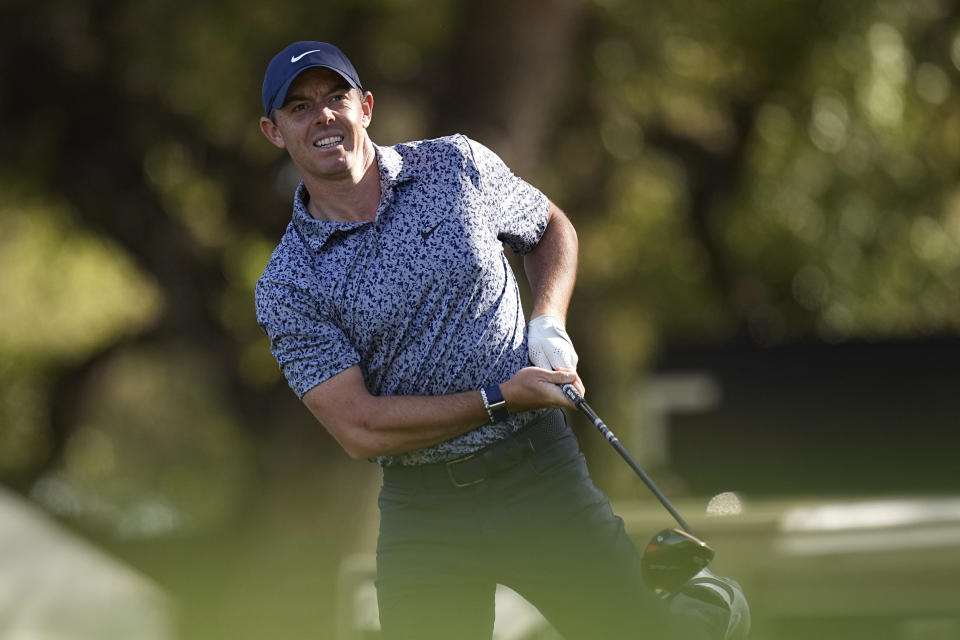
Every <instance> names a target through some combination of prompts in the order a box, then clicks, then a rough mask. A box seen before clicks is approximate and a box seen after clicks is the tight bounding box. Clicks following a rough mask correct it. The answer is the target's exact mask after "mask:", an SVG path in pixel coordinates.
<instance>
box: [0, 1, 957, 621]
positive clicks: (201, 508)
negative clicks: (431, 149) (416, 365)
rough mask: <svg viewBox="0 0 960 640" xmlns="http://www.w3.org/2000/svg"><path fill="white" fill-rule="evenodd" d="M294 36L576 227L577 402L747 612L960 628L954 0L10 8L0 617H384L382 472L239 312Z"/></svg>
mask: <svg viewBox="0 0 960 640" xmlns="http://www.w3.org/2000/svg"><path fill="white" fill-rule="evenodd" d="M299 39H318V40H328V41H331V42H334V43H336V44H338V45H339V46H341V47H342V48H343V49H344V50H345V51H346V52H347V54H348V55H349V56H350V57H351V59H352V60H353V62H354V64H355V66H356V67H357V68H358V70H359V73H360V77H361V80H362V81H363V83H364V86H365V88H367V89H369V90H371V91H373V93H374V96H375V98H376V104H375V109H374V118H373V125H372V127H371V135H372V137H373V138H374V140H375V141H376V142H378V143H380V144H391V143H395V142H400V141H403V140H408V139H416V138H424V137H437V136H440V135H445V134H449V133H452V132H457V131H459V132H463V133H467V134H468V135H470V136H472V137H474V138H476V139H477V140H479V141H481V142H483V143H485V144H487V145H488V146H490V147H492V148H493V149H494V150H496V151H497V152H498V153H500V154H501V155H502V156H503V157H504V159H505V160H507V162H508V164H510V166H511V167H512V168H513V169H514V170H515V171H516V172H517V173H518V174H519V175H521V176H523V177H524V178H526V179H527V180H529V181H530V182H532V183H533V184H535V185H537V186H538V187H540V188H541V189H543V190H544V191H545V192H546V193H547V194H548V195H549V196H550V197H551V199H552V200H554V201H555V202H557V203H558V204H559V205H560V206H561V207H562V208H563V209H564V210H565V211H566V212H567V213H568V214H569V216H570V217H571V219H572V220H573V221H574V223H575V224H576V226H577V228H578V231H579V237H580V247H581V253H580V257H581V265H580V273H579V281H578V287H577V291H576V294H575V298H574V302H573V305H572V308H571V310H570V317H569V322H568V329H569V332H570V334H571V336H572V337H573V340H574V343H575V344H576V346H577V349H578V351H579V354H580V362H581V365H580V366H581V373H582V375H583V377H584V379H585V381H586V384H587V387H588V390H589V393H590V398H591V404H592V405H593V406H594V407H595V408H596V409H597V410H598V411H599V412H600V413H601V414H602V415H603V416H604V419H605V420H606V422H608V423H609V424H610V425H611V427H613V429H614V431H616V432H617V433H618V434H619V435H620V436H621V439H622V440H623V441H624V442H625V443H627V445H628V446H629V448H630V449H631V451H632V452H634V454H635V455H636V457H638V458H639V459H640V460H641V461H642V462H643V463H644V465H645V466H646V467H647V469H648V471H649V472H650V473H651V475H653V476H654V477H655V479H657V480H658V482H659V483H661V484H662V487H663V489H664V490H665V491H666V492H667V493H668V495H670V496H671V497H673V498H674V499H675V501H676V503H677V505H678V506H679V507H680V510H681V511H682V512H684V513H685V514H686V515H687V517H688V519H689V520H691V523H693V524H695V526H696V527H697V528H698V531H700V532H701V533H703V534H706V535H705V537H708V538H710V539H711V540H712V542H713V545H714V547H715V548H717V550H718V557H717V561H716V566H717V569H718V571H720V572H725V573H729V574H730V575H733V576H734V577H737V578H738V579H739V580H740V581H741V582H742V583H743V585H744V587H745V588H746V589H747V593H748V595H749V596H751V601H752V603H753V605H754V618H755V628H756V632H757V633H756V637H758V638H759V637H762V638H770V639H774V640H776V639H783V640H793V639H797V640H799V639H801V638H803V639H807V638H818V639H823V638H844V639H847V638H861V637H863V638H890V639H898V640H900V639H903V640H914V639H917V640H919V639H931V640H940V639H941V638H953V639H957V638H960V587H958V586H956V584H954V583H955V576H956V573H957V570H958V569H960V505H958V502H957V500H958V499H960V474H958V473H957V471H956V464H955V463H954V460H953V458H954V454H953V452H954V451H956V450H957V445H958V444H960V438H958V437H957V435H956V427H957V424H958V418H957V416H958V415H960V399H958V393H957V389H958V382H960V341H958V340H957V334H958V331H960V182H958V180H957V178H958V175H960V174H958V169H960V2H958V1H957V0H910V1H903V0H875V1H868V0H817V1H814V0H732V1H729V2H715V1H711V0H672V1H671V2H650V1H646V0H643V1H638V0H590V1H588V0H583V1H578V0H529V1H522V2H517V1H515V0H484V1H482V2H460V1H455V0H438V1H437V2H429V1H427V0H371V1H364V2H357V1H353V2H348V1H346V0H328V1H326V2H322V3H316V2H315V3H305V2H300V3H293V2H287V1H286V0H278V1H277V2H270V3H263V2H252V1H251V0H237V1H236V2H231V3H215V2H213V3H210V2H194V3H184V2H173V1H171V0H136V1H133V0H112V1H109V2H108V1H106V0H86V1H77V0H43V1H40V2H27V1H24V0H7V1H6V2H3V3H2V6H0V83H2V84H0V111H2V114H3V118H2V120H0V122H2V124H0V127H2V131H0V151H2V155H0V163H2V164H0V482H2V487H0V638H2V639H3V640H6V639H7V638H9V639H11V640H13V639H16V640H22V639H24V638H40V637H42V638H51V639H59V638H82V639H86V638H107V639H109V638H144V639H151V640H153V639H154V638H156V639H157V640H173V639H174V638H176V639H182V640H199V639H201V638H202V639H204V640H207V639H211V638H231V639H234V640H243V639H247V638H250V639H253V638H258V639H259V638H276V639H281V638H298V639H299V638H338V637H339V638H341V639H346V638H360V637H373V636H372V634H373V633H374V632H373V631H370V629H373V628H375V624H374V623H372V622H370V620H369V619H368V617H369V616H368V615H367V614H368V613H369V610H368V609H364V607H365V606H367V605H369V600H368V599H367V600H365V599H364V597H361V596H362V595H363V594H365V593H366V594H369V591H368V590H365V589H366V588H367V587H365V586H364V585H367V586H368V583H366V582H364V581H365V580H367V579H368V577H369V575H368V567H369V563H368V560H369V553H370V552H371V551H372V549H373V544H374V540H375V536H376V526H377V514H376V507H375V499H374V496H375V492H376V489H377V486H378V482H379V476H378V471H377V469H376V467H374V466H373V465H371V464H365V463H360V462H355V461H351V460H349V459H348V458H347V456H346V455H345V454H344V453H343V452H342V451H341V450H340V449H339V447H337V445H336V443H335V442H334V441H333V440H332V439H331V438H330V437H329V436H328V435H327V434H326V433H325V432H324V430H323V429H322V427H320V426H319V425H318V424H316V423H315V422H314V421H313V419H312V418H311V417H310V416H309V414H308V413H307V412H306V410H305V409H303V408H302V406H300V405H299V403H298V402H297V400H296V398H295V396H294V395H293V393H292V392H290V391H289V389H288V388H287V387H286V385H285V383H284V381H283V380H282V379H281V376H280V375H279V373H278V371H277V367H276V365H275V363H274V362H273V360H272V358H271V356H270V353H269V349H268V345H267V341H266V339H265V336H264V335H263V333H262V332H261V331H260V329H259V327H258V326H257V325H256V322H255V317H254V312H253V301H252V287H253V284H254V282H255V281H256V279H257V277H258V276H259V274H260V272H261V270H262V268H263V266H264V265H265V263H266V260H267V258H268V257H269V255H270V252H271V251H272V249H273V246H274V245H275V243H276V241H277V240H278V239H279V237H280V235H281V234H282V233H283V230H284V228H285V226H286V224H287V222H288V221H289V216H290V199H291V195H292V190H293V187H294V186H295V185H296V181H297V176H296V172H295V171H294V170H293V169H292V167H291V166H290V164H289V162H288V161H287V159H286V157H285V156H284V155H283V154H282V153H280V152H278V150H277V149H275V148H274V147H273V146H272V145H270V144H268V143H267V142H266V141H265V140H264V139H263V138H262V136H261V134H260V132H259V129H258V126H257V120H258V118H259V116H260V112H259V105H260V93H259V92H260V82H261V80H262V74H263V70H264V68H265V66H266V63H267V62H268V60H269V59H270V57H271V56H272V55H273V54H274V53H275V52H276V51H278V50H279V49H280V48H282V47H284V46H285V45H286V44H288V43H289V42H291V41H294V40H299ZM571 419H572V421H573V423H574V424H575V425H576V428H577V430H578V432H579V434H580V436H581V440H582V441H583V443H584V448H585V450H586V451H587V454H588V457H589V459H590V462H591V464H592V466H593V469H594V475H595V476H596V478H597V481H598V483H600V484H601V485H602V486H603V487H604V488H605V489H606V490H607V491H608V492H609V493H610V494H611V495H612V497H613V498H614V500H615V502H616V503H617V505H618V507H619V510H620V511H621V512H622V513H623V514H624V517H625V519H626V520H627V523H628V526H629V528H630V531H631V532H632V533H633V534H634V535H635V536H636V537H637V540H638V541H639V542H641V543H642V542H644V541H645V540H646V539H647V538H648V537H649V536H650V535H652V534H653V532H654V531H655V530H657V529H659V528H662V527H663V526H668V525H669V524H671V523H670V521H669V517H668V516H667V514H666V513H665V512H664V511H662V510H661V509H659V507H658V506H657V505H656V504H655V503H653V502H652V500H651V498H649V497H648V496H647V494H646V491H645V490H644V489H643V487H642V486H641V485H640V484H639V482H638V481H637V479H636V478H635V477H634V476H632V475H631V474H630V472H629V469H628V468H627V467H626V466H625V465H623V464H622V463H621V462H620V461H619V459H618V458H616V456H615V455H614V454H612V453H611V452H610V451H609V450H608V449H607V448H606V445H605V443H604V442H603V441H602V439H600V438H599V436H597V434H595V433H593V432H591V431H590V430H589V426H588V425H587V423H586V422H585V421H583V420H581V419H580V418H578V417H576V416H571ZM725 492H726V493H725ZM718 494H723V496H725V497H723V498H722V499H719V500H714V501H713V502H712V503H710V504H712V505H714V506H713V507H711V509H709V510H708V508H707V505H708V503H709V501H710V499H711V497H713V496H716V495H718ZM717 505H721V506H717ZM708 511H709V512H708ZM355 582H356V584H355ZM361 583H362V584H361ZM358 585H359V586H358ZM358 594H359V595H358ZM364 603H366V604H364ZM364 616H367V617H366V618H365V617H364ZM365 629H366V630H365ZM364 633H366V634H367V635H366V636H364V635H362V634H364ZM498 633H503V634H508V633H509V630H507V631H501V630H500V629H498ZM531 633H532V632H531ZM501 637H502V638H506V637H516V638H520V637H521V636H519V635H514V636H509V635H502V636H501ZM522 637H527V638H532V637H534V636H533V635H529V634H528V635H527V636H522ZM538 637H547V636H538Z"/></svg>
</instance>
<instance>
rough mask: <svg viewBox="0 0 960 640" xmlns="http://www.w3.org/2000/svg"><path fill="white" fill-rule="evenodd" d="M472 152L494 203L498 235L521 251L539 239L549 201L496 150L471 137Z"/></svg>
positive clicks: (528, 249) (548, 210)
mask: <svg viewBox="0 0 960 640" xmlns="http://www.w3.org/2000/svg"><path fill="white" fill-rule="evenodd" d="M469 143H470V151H471V153H472V155H473V160H474V162H475V164H476V168H477V171H478V172H479V174H480V181H481V185H482V188H483V190H484V192H485V193H486V194H487V196H488V197H489V198H490V199H491V200H492V202H494V203H495V205H496V206H495V207H493V211H494V215H495V216H496V219H495V220H494V221H493V223H494V225H495V227H496V231H497V238H499V239H500V241H501V242H505V243H507V245H508V246H509V247H510V248H511V249H513V250H514V251H515V252H516V253H518V254H521V255H522V254H525V253H527V252H528V251H530V250H531V249H533V248H534V247H535V246H536V245H537V243H538V242H539V241H540V237H541V236H542V235H543V232H544V230H545V229H546V228H547V221H548V220H549V214H550V201H549V200H548V199H547V197H546V196H545V195H544V194H543V193H542V192H541V191H540V190H539V189H537V188H536V187H534V186H533V185H531V184H530V183H528V182H526V181H525V180H523V179H522V178H519V177H517V176H515V175H514V174H513V172H512V171H511V170H510V168H509V167H508V166H507V165H506V164H505V163H504V162H503V160H501V159H500V157H499V156H498V155H497V154H495V153H494V152H493V151H491V150H490V149H488V148H487V147H485V146H483V145H482V144H480V143H479V142H476V141H474V140H470V141H469Z"/></svg>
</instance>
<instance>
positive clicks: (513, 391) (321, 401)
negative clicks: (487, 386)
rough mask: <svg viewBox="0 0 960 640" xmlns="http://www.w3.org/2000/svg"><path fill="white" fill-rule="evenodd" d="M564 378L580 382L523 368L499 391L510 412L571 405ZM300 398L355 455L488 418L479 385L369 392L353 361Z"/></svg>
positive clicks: (412, 443) (415, 443) (416, 445)
mask: <svg viewBox="0 0 960 640" xmlns="http://www.w3.org/2000/svg"><path fill="white" fill-rule="evenodd" d="M567 382H570V383H573V384H574V385H576V386H578V387H579V386H580V382H579V379H578V378H577V376H576V374H575V373H572V372H568V371H562V370H561V371H547V370H546V369H538V368H536V367H527V368H525V369H521V370H520V371H518V372H517V374H516V375H514V376H513V377H512V378H510V379H509V380H507V381H506V382H503V383H501V384H500V390H501V392H502V393H503V397H504V400H506V402H507V407H509V409H510V411H511V412H518V411H526V410H530V409H537V408H541V407H571V406H572V405H571V404H570V401H569V400H567V398H566V397H565V396H564V395H563V392H562V391H561V390H560V387H559V385H561V384H564V383H567ZM581 391H582V390H581ZM303 402H304V404H305V405H306V406H307V408H308V409H310V411H311V413H313V415H314V416H315V417H316V418H317V420H319V421H320V423H321V424H323V426H324V427H325V428H326V429H327V431H329V432H330V434H331V435H332V436H333V437H334V438H335V439H336V440H337V442H339V443H340V446H342V447H343V448H344V450H345V451H346V452H347V453H348V454H350V456H351V457H353V458H357V459H365V458H372V457H376V456H383V455H396V454H399V453H404V452H407V451H413V450H416V449H422V448H424V447H429V446H432V445H435V444H439V443H441V442H444V441H446V440H449V439H450V438H453V437H456V436H458V435H461V434H463V433H466V432H467V431H471V430H473V429H475V428H477V427H479V426H481V425H483V424H486V423H487V422H489V418H488V416H487V410H486V408H485V407H484V405H483V398H482V397H481V395H480V391H479V390H477V391H464V392H461V393H452V394H448V395H443V396H375V395H372V394H371V393H370V392H369V391H367V388H366V385H365V384H364V382H363V375H362V374H361V372H360V367H359V366H357V365H354V366H352V367H350V368H348V369H346V370H344V371H342V372H340V373H338V374H337V375H335V376H333V377H331V378H329V379H327V380H325V381H324V382H321V383H320V384H318V385H317V386H315V387H314V388H313V389H311V390H309V391H308V392H307V393H306V394H304V396H303Z"/></svg>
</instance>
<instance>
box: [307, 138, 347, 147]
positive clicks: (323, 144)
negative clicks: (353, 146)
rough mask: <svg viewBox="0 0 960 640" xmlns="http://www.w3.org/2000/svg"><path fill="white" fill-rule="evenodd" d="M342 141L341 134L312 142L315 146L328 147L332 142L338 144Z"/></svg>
mask: <svg viewBox="0 0 960 640" xmlns="http://www.w3.org/2000/svg"><path fill="white" fill-rule="evenodd" d="M341 142H343V136H331V137H329V138H324V139H323V140H317V141H316V142H314V143H313V146H315V147H328V146H330V145H334V144H340V143H341Z"/></svg>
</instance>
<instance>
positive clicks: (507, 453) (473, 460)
mask: <svg viewBox="0 0 960 640" xmlns="http://www.w3.org/2000/svg"><path fill="white" fill-rule="evenodd" d="M568 433H570V427H568V426H567V421H566V419H565V418H564V416H563V412H562V411H560V410H559V409H551V410H549V411H547V412H546V413H544V414H543V415H542V416H540V417H538V418H537V419H535V420H534V421H533V422H531V423H530V424H528V425H527V426H525V427H523V428H521V429H520V430H519V431H517V432H516V433H513V434H511V435H509V436H507V437H506V438H504V439H503V440H500V441H499V442H495V443H494V444H491V445H489V446H487V447H484V448H483V449H480V450H479V451H477V452H476V453H472V454H470V455H468V456H463V457H462V458H457V459H456V460H450V461H449V462H435V463H432V464H421V465H411V466H401V465H397V466H392V467H384V468H383V479H384V482H385V483H388V484H397V485H401V486H421V487H453V488H456V489H463V488H465V487H472V486H474V485H477V484H480V483H481V482H483V481H484V480H486V479H487V478H490V477H492V476H495V475H497V474H498V473H502V472H504V471H506V470H507V469H510V468H511V467H515V466H516V465H518V464H520V463H521V462H523V461H524V460H526V459H527V458H529V457H530V456H532V455H533V454H534V453H536V452H537V451H542V450H544V449H546V448H547V447H548V446H549V445H550V444H551V443H553V442H555V441H556V440H557V439H559V438H560V437H561V436H563V435H566V434H568Z"/></svg>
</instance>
